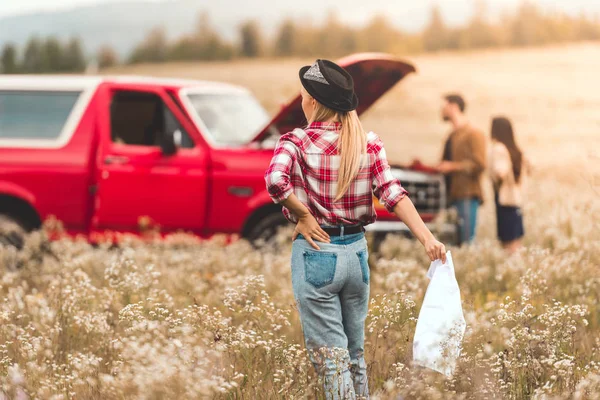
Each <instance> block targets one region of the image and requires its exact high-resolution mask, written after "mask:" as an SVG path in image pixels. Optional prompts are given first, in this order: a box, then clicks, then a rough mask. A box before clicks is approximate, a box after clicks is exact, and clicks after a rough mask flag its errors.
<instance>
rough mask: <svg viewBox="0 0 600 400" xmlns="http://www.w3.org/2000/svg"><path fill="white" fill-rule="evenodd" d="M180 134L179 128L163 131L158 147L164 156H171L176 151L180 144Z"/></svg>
mask: <svg viewBox="0 0 600 400" xmlns="http://www.w3.org/2000/svg"><path fill="white" fill-rule="evenodd" d="M181 138H182V134H181V131H180V130H179V129H177V130H175V131H174V132H165V134H164V135H163V137H162V140H161V143H160V149H161V150H162V153H163V154H164V155H165V156H172V155H173V154H175V153H177V148H178V147H180V146H181Z"/></svg>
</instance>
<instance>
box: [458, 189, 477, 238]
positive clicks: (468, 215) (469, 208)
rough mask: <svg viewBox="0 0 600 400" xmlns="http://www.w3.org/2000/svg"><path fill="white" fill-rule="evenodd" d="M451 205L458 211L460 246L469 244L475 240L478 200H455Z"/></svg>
mask: <svg viewBox="0 0 600 400" xmlns="http://www.w3.org/2000/svg"><path fill="white" fill-rule="evenodd" d="M452 205H453V206H454V207H455V208H456V210H457V211H458V234H459V240H460V244H465V243H471V242H472V241H473V239H475V228H476V226H477V210H478V209H479V199H461V200H456V201H455V202H453V203H452Z"/></svg>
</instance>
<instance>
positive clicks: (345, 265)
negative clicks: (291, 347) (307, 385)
mask: <svg viewBox="0 0 600 400" xmlns="http://www.w3.org/2000/svg"><path fill="white" fill-rule="evenodd" d="M316 243H317V244H318V245H319V247H320V248H321V250H320V251H317V250H315V249H313V248H312V247H311V246H310V244H309V243H308V242H307V241H306V240H305V239H304V238H303V237H302V235H299V236H298V238H297V239H296V240H295V241H294V244H293V246H292V287H293V289H294V297H295V299H296V304H297V305H298V311H299V312H300V322H301V323H302V331H303V332H304V341H305V345H306V348H307V350H308V354H309V357H310V359H311V361H312V363H313V365H314V367H315V369H316V371H317V374H318V375H319V376H320V377H321V378H322V379H323V385H324V389H325V396H326V398H327V399H331V400H337V399H356V396H363V398H367V399H368V398H369V389H368V382H367V364H366V362H365V359H364V340H365V319H366V317H367V311H368V308H369V264H368V255H369V254H368V249H367V240H366V239H365V235H364V233H356V234H352V235H343V234H342V235H340V236H331V243H323V242H316Z"/></svg>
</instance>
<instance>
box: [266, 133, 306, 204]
mask: <svg viewBox="0 0 600 400" xmlns="http://www.w3.org/2000/svg"><path fill="white" fill-rule="evenodd" d="M297 154H298V148H297V147H296V145H295V144H294V143H293V142H292V140H290V136H289V134H285V135H283V136H281V137H280V138H279V141H278V142H277V146H276V147H275V152H274V154H273V158H272V159H271V164H270V165H269V168H268V169H267V171H266V172H265V182H266V184H267V191H268V192H269V196H270V197H271V199H272V200H273V202H275V203H281V202H282V201H284V200H285V199H287V198H288V197H289V196H290V195H291V194H292V192H293V187H292V183H291V179H290V174H291V171H292V168H293V165H294V162H295V161H296V157H297Z"/></svg>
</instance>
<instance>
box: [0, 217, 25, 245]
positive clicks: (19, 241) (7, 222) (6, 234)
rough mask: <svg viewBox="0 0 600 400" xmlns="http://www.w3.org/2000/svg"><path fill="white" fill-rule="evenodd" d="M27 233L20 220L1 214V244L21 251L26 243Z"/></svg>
mask: <svg viewBox="0 0 600 400" xmlns="http://www.w3.org/2000/svg"><path fill="white" fill-rule="evenodd" d="M25 233H26V230H25V228H24V227H23V225H21V223H20V222H19V221H18V220H16V219H15V218H13V217H11V216H10V215H7V214H0V244H3V245H8V246H14V247H16V248H17V249H18V250H21V249H22V248H23V244H24V243H25Z"/></svg>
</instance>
